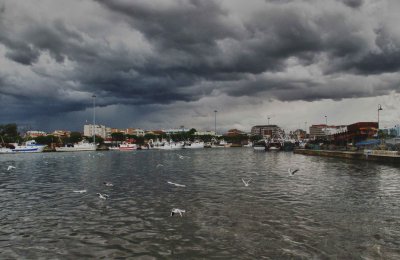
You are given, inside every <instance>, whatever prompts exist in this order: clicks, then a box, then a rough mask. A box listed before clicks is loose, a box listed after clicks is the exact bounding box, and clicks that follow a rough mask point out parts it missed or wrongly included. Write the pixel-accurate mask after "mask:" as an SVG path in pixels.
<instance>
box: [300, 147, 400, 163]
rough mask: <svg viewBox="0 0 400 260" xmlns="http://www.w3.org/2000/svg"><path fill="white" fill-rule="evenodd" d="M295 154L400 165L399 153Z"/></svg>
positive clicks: (344, 152)
mask: <svg viewBox="0 0 400 260" xmlns="http://www.w3.org/2000/svg"><path fill="white" fill-rule="evenodd" d="M293 152H294V153H295V154H304V155H313V156H325V157H336V158H345V159H355V160H366V161H377V162H393V163H400V155H399V154H398V153H387V152H386V151H382V153H379V152H378V151H373V152H371V151H365V152H364V151H363V152H351V151H330V150H309V149H295V150H294V151H293Z"/></svg>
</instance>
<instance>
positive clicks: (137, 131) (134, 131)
mask: <svg viewBox="0 0 400 260" xmlns="http://www.w3.org/2000/svg"><path fill="white" fill-rule="evenodd" d="M124 133H125V134H127V135H136V136H144V130H142V129H139V128H127V129H125V131H124Z"/></svg>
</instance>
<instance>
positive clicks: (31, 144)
mask: <svg viewBox="0 0 400 260" xmlns="http://www.w3.org/2000/svg"><path fill="white" fill-rule="evenodd" d="M46 146H47V145H41V144H37V143H36V141H35V140H29V141H26V142H24V143H22V144H21V145H18V144H14V147H15V148H12V149H11V150H12V151H13V152H15V153H41V152H43V150H44V148H45V147H46Z"/></svg>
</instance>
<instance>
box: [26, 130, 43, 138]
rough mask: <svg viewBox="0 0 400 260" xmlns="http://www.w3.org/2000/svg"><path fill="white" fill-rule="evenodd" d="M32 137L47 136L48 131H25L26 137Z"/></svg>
mask: <svg viewBox="0 0 400 260" xmlns="http://www.w3.org/2000/svg"><path fill="white" fill-rule="evenodd" d="M28 136H29V137H31V138H35V137H39V136H47V133H46V132H44V131H27V132H26V133H25V137H28Z"/></svg>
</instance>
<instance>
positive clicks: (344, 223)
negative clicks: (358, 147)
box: [0, 148, 400, 259]
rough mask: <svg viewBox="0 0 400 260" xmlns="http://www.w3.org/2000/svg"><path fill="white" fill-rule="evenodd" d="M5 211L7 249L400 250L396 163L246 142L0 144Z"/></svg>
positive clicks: (132, 254) (149, 253)
mask: <svg viewBox="0 0 400 260" xmlns="http://www.w3.org/2000/svg"><path fill="white" fill-rule="evenodd" d="M180 155H181V156H180ZM10 165H11V166H15V167H16V168H15V169H10V170H7V168H8V166H10ZM288 168H292V169H295V168H299V171H298V172H296V174H295V175H293V176H290V175H289V174H288ZM242 178H243V179H244V180H245V181H246V180H247V179H250V178H251V179H252V180H251V181H250V183H249V185H248V186H245V185H244V183H243V181H242ZM104 182H111V183H112V184H113V186H106V185H104ZM168 182H173V183H178V184H181V185H185V187H180V186H175V185H171V184H169V183H168ZM79 190H86V192H85V193H78V192H74V191H79ZM97 193H105V194H107V195H109V197H108V199H106V200H103V199H100V198H99V197H98V195H96V194H97ZM173 208H179V209H183V210H185V211H186V212H185V213H184V214H183V216H182V217H181V216H179V214H176V215H174V216H170V213H171V209H173ZM0 209H1V210H0V219H1V230H0V259H66V258H67V259H113V258H129V259H135V258H137V259H213V258H220V259H399V258H400V168H399V166H396V165H390V164H379V163H374V162H368V161H351V160H344V159H338V158H327V157H310V156H304V155H298V154H293V153H288V152H267V153H266V152H255V151H253V150H252V149H251V148H230V149H223V148H222V149H198V150H197V149H193V150H179V151H158V150H150V151H135V152H118V151H114V152H76V153H38V154H9V155H7V154H4V155H0Z"/></svg>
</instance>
